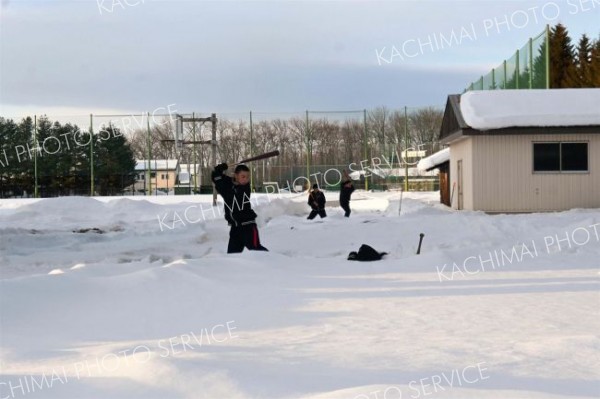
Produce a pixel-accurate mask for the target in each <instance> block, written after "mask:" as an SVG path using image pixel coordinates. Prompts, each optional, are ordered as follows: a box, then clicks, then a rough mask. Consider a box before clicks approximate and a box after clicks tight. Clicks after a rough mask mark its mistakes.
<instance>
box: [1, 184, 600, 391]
mask: <svg viewBox="0 0 600 399" xmlns="http://www.w3.org/2000/svg"><path fill="white" fill-rule="evenodd" d="M326 195H327V196H328V200H329V201H331V203H333V202H334V201H335V199H336V196H337V193H333V192H332V193H326ZM206 197H207V198H197V199H195V200H191V199H190V198H189V197H183V198H179V201H180V202H179V203H177V202H175V199H173V198H171V199H168V200H164V199H162V198H161V199H158V200H157V202H160V201H165V203H163V204H160V203H151V202H149V201H145V200H135V201H133V200H129V199H122V198H117V199H115V198H112V199H108V198H106V199H104V201H98V200H95V199H86V198H78V199H77V198H73V199H68V200H64V201H62V200H60V199H56V200H40V201H37V202H35V203H29V202H23V203H16V202H18V200H9V201H8V202H4V201H3V202H0V204H1V205H3V206H2V208H1V209H3V211H2V212H0V239H1V240H0V309H1V312H2V313H1V316H2V319H1V321H2V322H1V323H0V337H1V338H2V339H1V347H0V382H2V383H4V384H8V383H12V384H13V385H16V384H19V379H21V381H23V378H36V379H37V380H38V381H39V380H40V379H41V377H43V376H44V375H46V377H47V379H48V380H50V379H51V377H52V372H53V370H57V371H58V372H59V376H60V377H61V378H62V379H63V381H64V380H65V379H66V378H63V375H64V376H66V377H68V382H64V383H63V381H57V380H56V379H54V380H53V386H52V387H46V386H45V387H44V388H43V389H42V390H41V391H40V392H35V393H31V394H28V395H26V396H24V395H20V394H17V395H15V398H18V397H32V398H34V397H43V398H49V399H52V398H61V399H79V398H86V399H101V398H112V399H125V398H127V399H159V398H169V399H198V398H206V399H213V398H236V399H253V398H260V399H271V398H273V399H309V398H313V399H316V398H322V399H324V398H328V399H329V398H331V399H333V398H340V399H341V398H347V399H359V398H361V399H364V398H369V399H371V398H376V397H379V398H382V397H384V392H386V390H387V392H388V394H387V396H385V397H387V398H390V397H392V398H398V397H400V394H399V392H402V397H403V398H409V397H412V398H415V399H416V398H424V397H440V398H454V399H457V398H472V399H492V398H493V399H500V398H536V399H558V398H567V397H568V398H571V399H575V398H593V397H597V393H598V384H597V381H598V379H599V378H600V370H599V369H598V365H597V361H596V359H597V358H598V355H599V348H600V339H599V338H598V334H597V331H599V330H600V314H599V309H598V301H599V300H600V296H599V286H600V285H599V284H600V275H599V273H598V272H599V270H598V261H597V259H598V257H599V256H600V242H599V241H598V240H597V239H596V237H597V236H596V235H595V233H594V230H593V227H591V226H596V228H597V230H598V232H600V211H599V210H573V211H570V212H561V213H552V214H527V215H497V216H490V215H486V214H484V213H479V212H456V211H452V210H449V209H448V208H446V207H444V206H442V205H440V204H439V203H437V202H438V201H437V199H438V198H439V194H438V193H413V192H410V193H403V199H402V214H401V215H400V216H399V215H398V211H399V201H400V192H386V193H365V192H360V191H359V192H356V193H355V195H354V196H353V200H352V202H351V207H352V208H353V213H352V216H351V217H350V218H344V217H343V213H342V211H341V209H339V208H337V207H335V206H332V207H330V208H328V210H327V211H328V215H329V216H328V217H327V218H325V219H322V220H319V219H318V220H313V221H308V220H306V219H305V217H306V215H307V214H308V206H307V205H306V204H305V201H306V196H305V195H298V196H294V195H289V196H282V197H281V198H275V199H273V200H272V201H271V202H267V201H265V198H264V197H263V199H262V201H260V203H259V204H257V205H256V211H257V213H258V214H259V218H260V219H259V225H260V235H261V240H262V242H263V244H264V245H265V246H266V247H268V248H269V250H270V252H248V251H245V252H243V253H241V254H232V255H227V254H226V253H225V252H226V246H227V238H228V227H227V225H226V223H225V221H224V220H223V218H222V216H219V215H217V217H216V218H212V219H207V220H206V221H202V222H201V223H195V224H194V223H189V222H188V221H187V220H186V219H185V217H184V216H183V215H184V212H185V210H186V209H188V207H190V206H192V205H199V204H202V205H204V206H207V207H208V208H206V209H207V210H210V212H212V211H213V208H212V207H211V206H210V196H206ZM253 197H254V196H253ZM258 197H260V196H257V198H258ZM4 205H7V206H6V207H5V206H4ZM194 209H197V208H194ZM175 212H176V213H177V214H178V215H181V216H182V217H183V220H184V222H185V225H182V224H181V223H177V224H176V225H175V226H174V227H173V228H172V229H169V228H164V229H163V230H162V231H161V229H160V228H159V225H158V223H157V221H156V215H157V214H159V215H169V217H170V218H171V219H172V217H173V215H174V213H175ZM53 214H58V215H65V216H67V215H68V216H69V217H70V218H71V220H70V221H68V222H66V225H60V224H58V223H56V219H55V216H53ZM193 217H194V218H195V217H197V213H194V214H193ZM165 223H166V220H165ZM116 224H118V226H120V227H121V228H122V229H121V230H110V229H107V228H109V227H111V226H114V225H116ZM19 225H21V226H27V228H25V227H19ZM33 226H35V231H34V230H33ZM74 227H99V228H102V229H103V231H104V232H103V233H98V232H94V231H93V230H90V231H88V232H85V233H74V232H73V231H72V230H73V229H74ZM420 233H424V234H425V237H424V241H423V246H422V248H421V254H420V255H416V249H417V246H418V242H419V234H420ZM363 243H366V244H369V245H371V246H373V247H374V248H376V249H377V250H380V251H386V252H388V253H389V255H387V256H386V258H385V259H384V260H382V261H380V262H370V263H361V262H348V261H347V260H346V256H347V254H348V252H350V251H353V250H354V251H355V250H357V249H358V247H359V246H360V245H361V244H363ZM525 248H527V249H528V250H529V251H531V253H530V255H527V252H525ZM500 251H504V252H503V253H504V254H505V255H502V253H501V252H500ZM513 251H514V252H513ZM515 254H516V255H515ZM497 257H498V258H497ZM509 257H510V259H511V260H508V258H509ZM497 259H500V260H501V261H502V262H503V263H502V264H500V263H498V262H499V261H498V260H497ZM481 262H483V263H481ZM465 264H466V266H465ZM482 265H483V266H484V267H485V270H483V269H482ZM440 269H441V270H442V274H441V275H440ZM52 271H55V272H53V273H52V274H49V273H50V272H52ZM442 276H443V277H442ZM227 323H230V324H227ZM225 325H228V326H233V327H235V329H234V330H233V334H231V331H229V334H227V332H228V330H226V329H225V327H223V326H225ZM219 326H220V327H219ZM215 327H218V328H217V330H216V333H215V334H212V333H211V334H210V335H209V333H208V332H211V331H213V329H214V328H215ZM207 331H208V332H207ZM203 333H204V335H202V334H203ZM209 338H210V339H209ZM135 349H138V354H137V355H132V352H133V351H135ZM97 361H99V362H100V363H99V364H100V366H97V363H96V362H97ZM477 365H482V367H484V368H485V369H486V371H485V376H486V378H485V379H481V378H474V377H476V376H477V375H476V374H473V370H474V367H477ZM63 367H64V368H63ZM88 367H89V369H88ZM467 368H468V371H467V372H466V375H467V376H468V378H469V379H470V380H475V382H474V383H468V384H467V383H465V382H464V381H462V380H461V381H462V383H461V384H460V385H457V383H458V381H457V378H458V377H457V376H459V374H458V373H461V374H460V376H461V378H462V376H463V374H462V371H463V370H466V369H467ZM88 370H89V371H88ZM441 375H444V376H446V377H448V379H452V381H454V382H453V386H450V385H451V384H450V383H447V382H443V383H442V386H443V388H444V390H443V392H441V391H439V389H438V392H437V393H436V394H435V395H433V394H432V392H433V389H434V386H433V385H432V384H433V381H437V380H436V379H435V378H436V377H439V376H441ZM420 381H424V383H425V384H428V386H427V387H425V388H423V387H421V383H420ZM441 381H445V380H444V379H443V377H442V380H441ZM411 382H416V384H415V383H413V384H412V385H411ZM29 385H31V382H30V383H29ZM415 388H417V389H416V390H415ZM7 389H8V388H7V385H0V397H6V396H7V395H9V396H10V392H7ZM377 391H378V392H377ZM374 392H375V393H374Z"/></svg>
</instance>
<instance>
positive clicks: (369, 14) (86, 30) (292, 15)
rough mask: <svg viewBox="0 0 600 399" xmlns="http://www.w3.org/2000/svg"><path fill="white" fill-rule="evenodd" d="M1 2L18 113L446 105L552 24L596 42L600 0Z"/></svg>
mask: <svg viewBox="0 0 600 399" xmlns="http://www.w3.org/2000/svg"><path fill="white" fill-rule="evenodd" d="M0 1H1V4H2V6H1V15H0V57H1V60H0V115H2V116H10V117H18V116H20V115H23V114H32V113H36V112H42V111H43V112H46V113H47V114H48V115H52V114H63V115H66V114H80V115H85V114H89V113H92V112H93V113H101V112H108V111H111V112H112V111H114V112H133V111H136V112H137V111H152V110H154V109H156V108H158V107H166V106H167V105H169V104H176V109H177V110H178V111H179V112H191V111H196V112H202V113H209V112H216V113H234V112H247V111H250V110H253V111H262V112H273V113H276V112H302V111H303V110H306V109H309V110H347V109H363V108H372V107H376V106H387V107H389V108H399V107H403V106H405V105H406V106H411V107H412V106H423V105H433V106H436V107H441V106H443V104H444V103H445V100H446V96H447V95H448V94H450V93H460V92H462V90H463V89H464V88H465V86H467V85H468V84H469V83H470V82H471V81H472V80H475V79H476V78H478V77H479V76H480V75H482V74H485V73H487V72H488V71H489V69H490V68H492V67H495V66H497V65H498V64H500V62H501V61H502V60H503V59H504V58H508V57H510V56H511V55H512V54H513V53H514V51H515V50H516V49H517V48H518V47H521V46H523V45H524V44H525V43H526V41H527V39H528V38H529V37H531V36H534V35H537V34H538V33H540V32H541V31H542V30H543V29H544V27H545V24H547V23H549V24H551V25H552V24H555V23H557V22H562V23H563V24H565V25H566V26H567V28H568V29H569V31H570V33H571V36H572V37H573V38H574V40H575V41H576V40H578V39H579V37H580V36H581V34H582V33H587V34H588V35H589V36H591V37H593V38H597V37H598V35H599V34H600V0H569V1H566V0H565V1H560V0H554V1H499V0H495V1H481V0H479V1H389V2H380V1H362V2H346V1H333V2H324V1H262V2H255V1H218V2H211V1H193V0H188V1H180V0H173V1H152V0H144V1H142V0H127V1H125V0H121V1H117V0H114V1H113V0H105V1H102V0H98V1H96V0H79V1H71V0H63V1H59V0H47V1H41V0H39V1H30V0H0ZM453 32H454V34H455V39H451V38H452V33H453ZM441 36H444V37H445V38H450V41H451V45H448V44H446V45H443V46H442V45H441V44H440V42H441V40H442V38H441ZM436 42H437V45H436ZM393 47H395V48H396V50H397V51H396V53H395V54H394V53H393V50H392V48H393ZM390 61H391V62H390Z"/></svg>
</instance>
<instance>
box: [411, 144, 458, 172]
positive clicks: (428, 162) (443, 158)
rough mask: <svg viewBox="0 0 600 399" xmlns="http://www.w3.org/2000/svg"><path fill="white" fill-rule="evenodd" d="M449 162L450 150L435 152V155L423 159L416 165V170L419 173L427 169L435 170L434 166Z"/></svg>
mask: <svg viewBox="0 0 600 399" xmlns="http://www.w3.org/2000/svg"><path fill="white" fill-rule="evenodd" d="M449 160H450V148H444V149H443V150H440V151H438V152H436V153H435V154H431V155H430V156H428V157H427V158H423V159H421V160H420V161H419V163H418V164H417V169H418V170H419V171H423V172H424V171H427V170H429V169H432V168H435V167H436V166H438V165H440V164H442V163H444V162H448V161H449Z"/></svg>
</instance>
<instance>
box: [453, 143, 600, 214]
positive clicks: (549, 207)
mask: <svg viewBox="0 0 600 399" xmlns="http://www.w3.org/2000/svg"><path fill="white" fill-rule="evenodd" d="M465 141H466V142H471V143H472V145H471V146H469V145H467V144H466V143H465V144H463V143H464V142H465ZM534 142H587V143H589V144H588V151H589V153H588V160H589V162H588V164H589V172H588V173H534V172H533V143H534ZM469 147H470V148H469ZM469 150H471V151H472V163H471V164H470V165H471V167H467V163H466V159H468V158H469V157H468V155H467V154H466V151H469ZM450 151H451V167H452V168H453V171H454V170H456V163H457V160H458V159H460V158H461V157H462V158H463V160H464V161H463V164H465V171H467V170H471V171H472V173H473V174H472V187H473V192H472V195H473V200H472V202H468V201H466V198H467V197H465V209H474V210H483V211H487V212H532V211H557V210H566V209H571V208H600V135H594V134H576V135H573V134H568V135H555V134H553V135H510V136H474V137H472V138H469V139H467V140H464V141H463V142H461V143H459V145H458V146H456V148H455V145H454V144H453V145H452V147H451V150H450ZM454 179H455V177H453V180H454ZM464 181H465V184H466V185H467V186H468V185H469V183H468V182H469V180H468V179H467V175H465V179H464ZM465 188H467V187H465ZM465 192H468V191H465ZM455 201H456V199H455ZM455 204H456V202H455ZM469 205H471V206H469Z"/></svg>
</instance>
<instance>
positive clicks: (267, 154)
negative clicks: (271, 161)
mask: <svg viewBox="0 0 600 399" xmlns="http://www.w3.org/2000/svg"><path fill="white" fill-rule="evenodd" d="M278 155H279V150H275V151H269V152H265V153H264V154H260V155H257V156H255V157H252V158H246V159H242V160H241V161H239V162H236V163H235V164H234V165H238V164H241V163H246V162H252V161H259V160H261V159H266V158H271V157H276V156H278Z"/></svg>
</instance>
